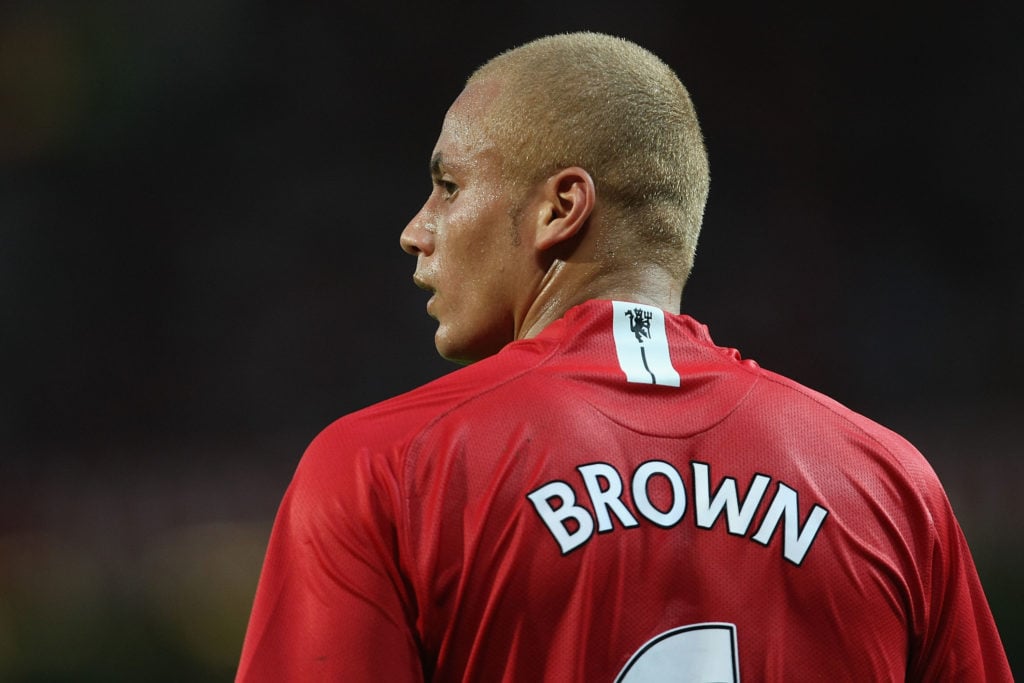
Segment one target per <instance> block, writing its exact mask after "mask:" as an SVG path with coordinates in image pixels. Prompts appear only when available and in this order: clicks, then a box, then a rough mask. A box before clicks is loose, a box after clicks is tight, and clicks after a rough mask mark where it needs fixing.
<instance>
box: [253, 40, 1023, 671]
mask: <svg viewBox="0 0 1024 683" xmlns="http://www.w3.org/2000/svg"><path fill="white" fill-rule="evenodd" d="M430 171H431V176H432V178H433V182H434V188H433V191H432V193H431V195H430V196H429V198H428V199H427V201H426V203H425V204H424V206H423V208H422V209H421V210H420V212H419V213H418V214H417V215H416V216H415V217H414V218H413V219H412V221H411V222H410V223H409V225H408V226H407V227H406V228H405V230H404V232H403V233H402V237H401V242H402V247H403V248H404V249H405V250H406V251H407V252H409V253H410V254H414V255H415V256H416V259H417V265H416V271H415V275H414V280H415V282H416V284H417V285H419V286H420V287H422V288H424V289H427V290H428V291H430V292H431V293H432V295H431V297H430V300H429V302H428V303H427V311H428V313H429V314H430V315H431V316H433V317H434V318H436V319H437V322H438V328H437V333H436V336H435V342H436V345H437V348H438V351H439V352H440V353H441V354H442V355H443V356H445V357H446V358H450V359H453V360H456V361H459V362H462V363H471V365H470V366H469V367H466V368H463V369H461V370H459V371H457V372H454V373H452V374H450V375H448V376H446V377H444V378H441V379H439V380H437V381H435V382H432V383H430V384H428V385H426V386H424V387H421V388H419V389H417V390H415V391H412V392H410V393H408V394H405V395H402V396H399V397H397V398H394V399H392V400H389V401H385V402H384V403H381V404H378V405H376V406H372V407H370V408H367V409H365V410H363V411H360V412H357V413H355V414H353V415H349V416H347V417H345V418H342V419H341V420H339V421H338V422H336V423H334V424H333V425H331V426H330V427H328V428H327V429H326V430H325V431H324V432H323V433H322V434H320V435H319V436H318V437H317V438H316V439H315V440H314V442H313V443H312V444H311V445H310V447H309V449H308V451H307V452H306V454H305V455H304V457H303V460H302V462H301V463H300V465H299V467H298V470H297V472H296V474H295V479H294V480H293V482H292V484H291V486H290V488H289V490H288V492H287V494H286V496H285V499H284V501H283V503H282V505H281V509H280V511H279V514H278V518H277V521H276V524H275V527H274V531H273V535H272V537H271V541H270V547H269V550H268V553H267V559H266V563H265V566H264V569H263V575H262V577H261V580H260V585H259V590H258V593H257V596H256V602H255V605H254V608H253V614H252V618H251V621H250V624H249V630H248V633H247V635H246V640H245V646H244V649H243V653H242V661H241V666H240V669H239V673H238V678H239V680H244V681H258V680H268V681H293V680H345V681H378V680H380V681H419V680H432V681H462V680H467V681H540V680H551V681H612V680H622V681H629V682H631V683H637V682H640V681H655V680H684V681H738V680H740V678H741V677H742V678H745V679H746V680H748V681H753V680H806V679H812V678H813V679H816V680H828V681H833V680H856V681H868V680H871V681H874V680H900V679H904V678H907V679H912V680H938V679H941V680H958V681H964V680H979V681H980V680H985V681H998V680H1010V673H1009V668H1008V664H1007V661H1006V657H1005V654H1004V652H1003V649H1002V646H1001V644H1000V641H999V636H998V634H997V632H996V629H995V626H994V623H993V620H992V616H991V614H990V612H989V608H988V606H987V603H986V601H985V597H984V595H983V593H982V589H981V586H980V583H979V581H978V577H977V574H976V571H975V568H974V565H973V563H972V560H971V557H970V554H969V551H968V549H967V546H966V543H965V540H964V537H963V535H962V533H961V531H960V528H959V526H958V525H957V523H956V521H955V519H954V517H953V513H952V511H951V510H950V507H949V504H948V502H947V500H946V497H945V494H944V493H943V491H942V488H941V486H940V485H939V482H938V480H937V479H936V477H935V474H934V473H933V471H932V470H931V468H930V467H929V466H928V465H927V463H926V462H925V461H924V459H923V458H922V457H921V456H920V455H919V454H918V453H917V452H916V451H915V450H914V449H913V448H912V447H911V446H910V445H909V444H908V443H906V442H905V441H904V440H902V439H901V438H900V437H898V436H896V435H895V434H893V433H891V432H889V431H887V430H885V429H884V428H882V427H880V426H878V425H876V424H874V423H872V422H870V421H868V420H867V419H865V418H863V417H861V416H859V415H856V414H854V413H852V412H851V411H849V410H847V409H846V408H844V407H842V406H840V405H839V404H837V403H835V402H833V401H831V400H830V399H828V398H826V397H824V396H821V395H819V394H817V393H815V392H813V391H811V390H809V389H806V388H804V387H801V386H799V385H797V384H796V383H794V382H792V381H789V380H786V379H784V378H782V377H779V376H777V375H774V374H772V373H770V372H767V371H765V370H762V369H761V368H759V367H758V366H757V365H756V364H755V363H753V362H751V361H748V360H742V359H740V357H739V355H738V354H737V353H736V352H735V351H732V350H728V349H723V348H719V347H716V346H714V345H713V343H712V342H711V339H710V338H709V336H708V333H707V331H706V329H705V328H704V327H702V326H701V325H699V324H698V323H696V322H695V321H693V320H692V319H690V318H687V317H685V316H682V315H678V313H677V311H678V307H679V301H680V298H681V294H682V290H683V285H684V283H685V281H686V279H687V276H688V274H689V271H690V267H691V265H692V260H693V254H694V249H695V245H696V241H697V234H698V231H699V228H700V223H701V218H702V214H703V209H704V203H705V199H706V196H707V187H708V169H707V160H706V156H705V152H704V147H703V142H702V139H701V134H700V129H699V127H698V124H697V119H696V116H695V114H694V111H693V108H692V106H691V103H690V99H689V96H688V95H687V92H686V90H685V89H684V88H683V86H682V84H681V83H680V82H679V80H678V79H677V78H676V76H675V75H674V74H673V73H672V71H671V70H670V69H669V68H668V67H667V66H666V65H664V64H663V63H662V62H660V61H659V60H658V59H657V58H656V57H654V56H653V55H651V54H650V53H648V52H646V51H645V50H643V49H642V48H639V47H638V46H636V45H633V44H632V43H629V42H626V41H623V40H620V39H617V38H612V37H608V36H602V35H595V34H574V35H562V36H555V37H549V38H543V39H541V40H538V41H535V42H533V43H529V44H527V45H525V46H522V47H520V48H517V49H516V50H512V51H510V52H508V53H505V54H503V55H500V56H498V57H497V58H495V59H494V60H492V61H491V62H489V63H488V64H486V65H485V66H484V67H482V68H481V69H480V70H478V71H477V72H476V73H475V74H474V75H473V76H472V77H471V78H470V79H469V81H468V83H467V85H466V88H465V89H464V91H463V92H462V94H461V95H460V96H459V97H458V99H456V101H455V102H454V104H453V105H452V107H451V109H450V110H449V111H448V113H447V116H446V117H445V120H444V124H443V126H442V129H441V135H440V138H439V139H438V142H437V146H436V148H435V150H434V154H433V157H432V159H431V165H430ZM477 361H479V362H477Z"/></svg>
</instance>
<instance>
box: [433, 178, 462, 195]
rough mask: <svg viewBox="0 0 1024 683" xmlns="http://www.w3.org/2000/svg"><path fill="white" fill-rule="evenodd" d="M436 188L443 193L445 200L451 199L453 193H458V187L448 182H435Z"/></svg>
mask: <svg viewBox="0 0 1024 683" xmlns="http://www.w3.org/2000/svg"><path fill="white" fill-rule="evenodd" d="M437 184H438V186H439V187H440V188H441V190H443V191H444V196H445V198H446V199H451V198H452V197H454V196H455V193H456V192H458V191H459V186H458V185H456V184H455V183H453V182H452V181H450V180H439V181H437Z"/></svg>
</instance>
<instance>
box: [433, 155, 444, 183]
mask: <svg viewBox="0 0 1024 683" xmlns="http://www.w3.org/2000/svg"><path fill="white" fill-rule="evenodd" d="M442 166H444V158H443V157H442V156H441V153H440V152H438V153H436V154H435V155H434V156H432V157H431V158H430V177H431V178H440V177H441V176H442V175H443V172H442V171H441V167H442Z"/></svg>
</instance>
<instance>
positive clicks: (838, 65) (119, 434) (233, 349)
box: [0, 0, 1024, 681]
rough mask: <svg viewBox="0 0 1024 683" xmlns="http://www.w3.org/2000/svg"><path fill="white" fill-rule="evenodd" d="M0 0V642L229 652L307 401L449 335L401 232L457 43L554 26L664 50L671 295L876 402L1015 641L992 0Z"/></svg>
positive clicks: (1007, 316)
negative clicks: (682, 291) (697, 187)
mask: <svg viewBox="0 0 1024 683" xmlns="http://www.w3.org/2000/svg"><path fill="white" fill-rule="evenodd" d="M709 5H712V3H688V2H676V3H664V4H650V3H643V2H639V3H632V4H630V5H629V6H628V8H627V6H626V4H625V3H622V4H620V3H608V2H586V3H584V2H579V3H574V2H569V3H561V4H552V3H550V2H546V1H545V2H538V1H528V2H518V3H516V9H515V10H511V9H509V10H503V9H501V8H500V7H497V6H494V5H486V6H485V5H483V4H482V3H481V4H480V5H478V4H471V3H466V2H454V3H431V4H429V5H422V6H414V7H404V6H401V5H398V4H395V3H392V2H367V3H365V4H359V5H352V4H349V3H326V2H295V3H291V4H285V3H269V2H243V1H242V0H176V1H175V2H162V3H158V2H137V1H131V0H96V1H94V2H88V3H62V2H46V1H43V0H37V1H31V2H13V3H12V2H7V3H5V4H3V5H2V6H0V7H2V9H0V316H2V317H0V353H2V356H0V357H2V359H3V370H2V373H3V374H2V381H0V456H2V460H0V467H2V477H0V679H3V680H16V681H63V680H67V681H71V680H92V679H96V680H139V679H143V678H145V679H147V680H160V679H166V680H186V679H188V680H226V679H229V678H230V677H231V676H232V675H233V671H234V666H235V663H236V662H237V657H238V654H239V650H240V647H241V640H242V635H243V633H244V628H245V623H246V620H247V617H248V610H249V607H250V604H251V600H252V596H253V592H254V590H255V584H256V578H257V575H258V572H259V567H260V563H261V560H262V553H263V551H264V548H265V545H266V541H267V536H268V533H269V528H270V524H271V521H272V519H273V515H274V512H275V510H276V507H277V503H278V501H279V500H280V497H281V494H282V493H283V491H284V488H285V486H286V485H287V483H288V480H289V478H290V476H291V473H292V471H293V469H294V467H295V464H296V462H297V460H298V458H299V456H300V455H301V453H302V450H303V449H304V447H305V445H306V444H307V443H308V442H309V440H310V439H311V438H312V437H313V436H314V435H315V434H316V433H317V431H319V430H320V429H321V428H322V427H323V426H325V425H326V424H327V423H328V422H330V421H331V420H333V419H334V418H336V417H338V416H340V415H342V414H344V413H346V412H349V411H351V410H354V409H356V408H359V407H362V406H365V405H367V404H369V403H372V402H375V401H377V400H380V399H383V398H385V397H387V396H391V395H393V394H395V393H398V392H400V391H403V390H406V389H409V388H412V387H413V386H416V385H418V384H421V383H423V382H424V381H426V380H428V379H431V378H433V377H436V376H438V375H440V374H442V373H445V372H448V371H449V370H451V369H452V367H453V366H449V365H448V364H446V363H445V362H444V361H442V360H441V359H439V358H438V357H437V356H436V354H435V352H434V349H433V345H432V333H433V329H434V324H433V323H432V321H430V320H429V319H428V318H427V317H426V315H425V314H424V310H423V305H424V303H425V298H426V296H425V294H424V293H423V292H420V291H419V290H417V289H415V288H414V287H413V286H412V284H411V280H410V276H411V273H412V269H413V261H412V259H411V257H408V256H406V255H405V254H403V253H402V252H401V251H400V250H399V248H398V235H399V232H400V231H401V229H402V228H403V227H404V225H405V223H406V221H407V220H408V219H409V218H410V217H411V216H412V215H413V214H414V213H415V212H416V210H417V209H418V207H419V205H420V203H421V202H422V200H423V199H424V198H425V196H426V194H427V192H428V190H429V180H428V174H427V161H428V156H429V153H430V151H431V149H432V147H433V143H434V140H435V138H436V135H437V131H438V129H439V126H440V122H441V119H442V117H443V114H444V111H445V109H446V108H447V106H448V104H449V103H450V101H451V100H452V99H453V98H454V97H455V96H456V95H457V94H458V92H459V90H460V89H461V84H462V82H463V80H464V78H465V77H466V76H467V75H468V73H469V72H470V71H471V70H472V69H473V68H474V67H475V66H477V65H478V64H480V63H481V62H483V61H485V60H486V59H487V58H489V57H491V56H492V55H494V54H495V53H497V52H498V51H501V50H503V49H506V48H508V47H512V46H514V45H516V44H519V43H522V42H524V41H526V40H529V39H531V38H534V37H537V36H540V35H543V34H548V33H553V32H559V31H567V30H578V29H592V30H600V31H605V32H610V33H616V34H619V35H622V36H624V37H628V38H631V39H633V40H636V41H637V42H639V43H641V44H643V45H644V46H646V47H648V48H650V49H651V50H653V51H654V52H656V53H657V54H659V55H660V56H661V57H662V58H663V59H665V60H666V61H667V62H668V63H669V64H671V65H672V66H673V67H674V68H675V69H676V71H677V72H678V73H679V74H680V76H681V78H682V79H683V81H684V82H685V83H686V84H687V85H688V87H689V89H690V91H691V94H692V96H693V98H694V101H695V103H696V105H697V109H698V113H699V114H700V116H701V119H702V121H703V125H704V130H705V135H706V139H707V144H708V148H709V151H710V157H711V166H712V185H711V188H712V189H711V198H710V203H709V206H708V210H707V217H706V221H705V227H704V233H703V236H702V239H701V245H700V248H699V249H698V257H697V267H696V270H695V272H694V275H693V277H692V279H691V281H690V285H689V287H688V289H687V293H686V296H685V298H684V305H683V307H684V311H685V312H688V313H690V314H692V315H694V316H695V317H697V318H698V319H700V320H702V321H703V322H705V323H707V324H708V325H709V326H710V328H711V331H712V333H713V334H714V335H715V337H716V340H717V341H718V342H719V343H720V344H723V345H728V346H737V347H739V348H740V349H741V350H742V351H743V352H744V354H745V355H747V356H749V357H753V358H755V359H757V360H758V361H759V362H760V363H761V364H762V365H764V366H766V367H768V368H771V369H774V370H776V371H779V372H782V373H783V374H787V375H790V376H792V377H794V378H795V379H797V380H799V381H801V382H803V383H805V384H807V385H809V386H811V387H813V388H815V389H819V390H821V391H824V392H826V393H829V394H831V395H833V396H834V397H835V398H837V399H839V400H840V401H842V402H843V403H846V404H847V405H849V406H851V407H852V408H854V409H855V410H857V411H859V412H862V413H865V414H867V415H869V416H870V417H872V418H874V419H876V420H878V421H879V422H881V423H883V424H885V425H887V426H889V427H892V428H893V429H896V430H897V431H899V432H901V433H902V434H904V435H905V436H907V437H908V438H909V439H910V440H911V441H913V442H914V443H915V444H916V445H917V446H918V447H919V448H920V449H921V450H922V451H923V452H924V453H925V454H926V456H928V458H929V459H930V460H931V462H932V463H933V464H934V466H935V468H936V470H937V471H938V472H939V475H940V477H941V478H942V479H943V481H944V483H945V485H946V487H947V490H948V492H949V495H950V499H951V500H952V503H953V506H954V508H955V510H956V512H957V514H958V516H959V518H960V521H961V524H962V526H963V527H964V530H965V533H966V534H967V537H968V540H969V541H970V543H971V546H972V549H973V552H974V554H975V558H976V560H977V563H978V567H979V571H980V573H981V576H982V581H983V583H984V585H985V587H986V590H987V593H988V596H989V600H990V602H991V604H992V609H993V611H994V613H995V615H996V619H997V622H998V624H999V627H1000V630H1001V632H1002V636H1003V639H1004V641H1005V644H1006V647H1007V650H1008V652H1009V655H1010V658H1011V663H1014V664H1015V665H1016V666H1017V667H1018V668H1019V667H1021V666H1024V585H1022V584H1024V581H1022V579H1021V576H1024V552H1022V548H1024V533H1022V532H1024V522H1022V514H1021V506H1020V504H1019V502H1018V499H1017V497H1018V496H1019V495H1020V493H1021V490H1022V488H1024V465H1022V462H1021V458H1020V456H1021V445H1020V439H1021V436H1022V432H1024V429H1022V427H1021V423H1022V417H1024V399H1022V395H1021V389H1020V387H1021V382H1022V380H1024V362H1022V360H1021V352H1020V350H1021V347H1022V345H1024V311H1022V308H1024V306H1022V302H1024V275H1022V271H1021V268H1020V267H1019V260H1020V255H1021V253H1022V248H1024V237H1022V229H1021V228H1022V225H1021V220H1020V218H1019V215H1018V208H1019V206H1020V196H1021V193H1020V190H1019V188H1018V185H1019V183H1020V180H1021V173H1020V168H1021V166H1020V163H1021V160H1022V156H1024V155H1022V154H1021V152H1022V135H1021V117H1022V115H1024V107H1022V99H1024V87H1022V86H1024V78H1022V65H1024V60H1022V56H1024V49H1022V41H1021V36H1022V35H1024V31H1022V28H1024V23H1022V21H1021V19H1022V11H1021V9H1020V7H1021V5H1020V3H1010V2H1005V3H959V6H958V7H957V8H955V9H954V8H942V7H937V6H931V5H929V6H927V9H926V6H923V5H920V4H919V3H909V4H907V5H906V6H901V5H900V4H898V3H892V4H890V5H889V6H886V7H884V8H883V7H879V8H878V9H874V10H873V9H871V8H870V7H868V6H866V5H864V4H861V3H857V5H856V6H857V9H856V10H852V9H847V10H844V9H835V8H833V7H831V6H830V5H831V3H819V5H820V7H819V8H817V9H810V10H806V9H805V10H802V11H795V10H794V11H784V10H780V9H779V8H778V7H777V6H774V5H773V6H772V7H771V8H770V9H769V8H760V9H739V8H737V6H736V5H734V4H732V3H714V7H709Z"/></svg>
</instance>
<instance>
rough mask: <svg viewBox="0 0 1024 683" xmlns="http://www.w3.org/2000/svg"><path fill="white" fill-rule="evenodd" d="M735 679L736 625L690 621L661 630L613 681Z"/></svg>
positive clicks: (716, 682) (722, 682)
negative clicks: (676, 626)
mask: <svg viewBox="0 0 1024 683" xmlns="http://www.w3.org/2000/svg"><path fill="white" fill-rule="evenodd" d="M655 681H673V682H675V681H678V682H679V683H739V681H740V659H739V651H738V650H737V647H736V625H735V624H725V623H706V624H691V625H690V626H680V627H678V628H674V629H671V630H669V631H665V632H664V633H661V634H659V635H657V636H655V637H654V638H651V639H650V640H649V641H647V642H646V643H644V646H643V647H641V648H640V649H639V650H637V651H636V654H634V655H633V656H632V657H630V658H629V661H628V662H626V666H625V667H623V669H622V671H621V672H620V673H619V675H618V676H617V677H616V678H615V683H654V682H655Z"/></svg>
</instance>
